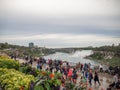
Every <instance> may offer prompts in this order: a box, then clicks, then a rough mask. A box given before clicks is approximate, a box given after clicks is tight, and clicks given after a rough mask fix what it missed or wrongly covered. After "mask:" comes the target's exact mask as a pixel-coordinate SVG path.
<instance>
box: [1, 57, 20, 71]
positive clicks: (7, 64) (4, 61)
mask: <svg viewBox="0 0 120 90" xmlns="http://www.w3.org/2000/svg"><path fill="white" fill-rule="evenodd" d="M19 66H20V64H19V62H18V61H15V60H12V59H10V58H8V57H5V56H0V68H8V69H11V68H14V69H16V70H18V69H19Z"/></svg>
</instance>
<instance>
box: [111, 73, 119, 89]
mask: <svg viewBox="0 0 120 90" xmlns="http://www.w3.org/2000/svg"><path fill="white" fill-rule="evenodd" d="M117 83H118V74H117V73H116V74H115V75H114V76H113V80H112V84H110V85H109V86H110V87H112V88H113V87H114V88H116V85H117Z"/></svg>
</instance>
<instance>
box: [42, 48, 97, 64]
mask: <svg viewBox="0 0 120 90" xmlns="http://www.w3.org/2000/svg"><path fill="white" fill-rule="evenodd" d="M92 53H93V52H92V50H81V51H76V52H75V53H72V54H68V53H61V52H56V53H55V54H50V55H48V56H44V58H45V59H53V60H55V59H56V60H62V61H68V62H71V63H78V62H80V63H83V64H84V63H91V65H95V64H98V63H97V62H94V61H92V60H89V59H85V58H84V57H85V56H88V55H91V54H92Z"/></svg>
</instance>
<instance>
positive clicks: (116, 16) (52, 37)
mask: <svg viewBox="0 0 120 90" xmlns="http://www.w3.org/2000/svg"><path fill="white" fill-rule="evenodd" d="M0 42H8V43H10V44H17V45H25V46H27V45H28V43H29V42H34V44H35V45H38V46H44V45H45V46H46V47H53V48H54V47H86V46H102V45H112V44H113V43H114V44H118V43H120V0H0Z"/></svg>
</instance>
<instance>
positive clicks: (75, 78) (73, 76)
mask: <svg viewBox="0 0 120 90" xmlns="http://www.w3.org/2000/svg"><path fill="white" fill-rule="evenodd" d="M72 79H73V83H75V84H76V80H77V71H76V69H75V68H74V69H73V75H72Z"/></svg>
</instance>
